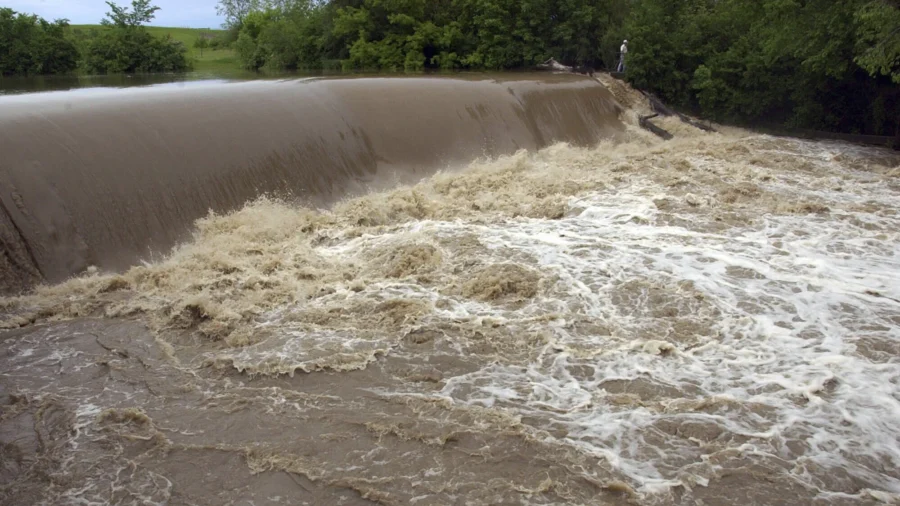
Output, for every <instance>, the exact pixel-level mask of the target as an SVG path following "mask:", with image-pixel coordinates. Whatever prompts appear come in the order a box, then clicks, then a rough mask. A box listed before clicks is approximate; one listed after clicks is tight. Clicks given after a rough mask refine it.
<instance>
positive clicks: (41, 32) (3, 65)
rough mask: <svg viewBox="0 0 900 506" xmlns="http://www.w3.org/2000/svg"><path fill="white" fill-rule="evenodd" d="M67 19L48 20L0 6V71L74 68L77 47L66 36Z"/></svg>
mask: <svg viewBox="0 0 900 506" xmlns="http://www.w3.org/2000/svg"><path fill="white" fill-rule="evenodd" d="M67 26H68V21H66V20H58V21H54V22H52V23H51V22H48V21H47V20H45V19H43V18H40V17H38V16H34V15H28V14H22V13H17V12H16V11H14V10H12V9H7V8H0V75H2V76H11V75H34V74H61V73H66V72H71V71H73V70H75V68H76V66H77V65H78V61H77V59H78V49H77V48H76V47H75V44H74V43H73V42H72V41H70V40H68V39H66V37H65V28H66V27H67Z"/></svg>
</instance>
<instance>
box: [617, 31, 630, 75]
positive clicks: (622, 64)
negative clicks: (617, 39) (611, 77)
mask: <svg viewBox="0 0 900 506" xmlns="http://www.w3.org/2000/svg"><path fill="white" fill-rule="evenodd" d="M626 54H628V39H625V40H623V41H622V47H620V48H619V68H618V69H617V70H616V72H625V55H626Z"/></svg>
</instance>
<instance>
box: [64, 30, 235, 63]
mask: <svg viewBox="0 0 900 506" xmlns="http://www.w3.org/2000/svg"><path fill="white" fill-rule="evenodd" d="M146 28H147V31H148V32H150V33H151V34H152V35H153V36H154V37H165V36H166V35H171V36H172V38H173V39H175V40H177V41H180V42H181V43H183V44H184V47H186V48H187V50H188V60H190V61H191V62H192V63H193V65H194V71H196V72H231V71H239V70H240V62H238V59H237V56H236V55H235V53H234V51H233V50H231V49H219V50H215V51H213V50H212V49H209V48H207V49H204V50H203V55H202V56H201V55H200V50H199V49H197V48H195V47H194V41H195V40H197V39H198V38H199V37H201V36H204V35H205V36H207V37H210V36H215V35H219V34H222V33H224V32H225V30H218V29H208V28H171V27H165V26H148V27H146ZM70 29H71V30H84V31H88V30H92V29H97V30H103V29H105V28H104V27H103V26H102V25H71V26H70Z"/></svg>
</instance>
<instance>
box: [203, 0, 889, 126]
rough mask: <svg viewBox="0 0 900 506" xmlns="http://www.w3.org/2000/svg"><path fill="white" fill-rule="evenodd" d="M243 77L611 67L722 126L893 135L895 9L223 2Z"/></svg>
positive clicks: (875, 0) (648, 2) (696, 1)
mask: <svg viewBox="0 0 900 506" xmlns="http://www.w3.org/2000/svg"><path fill="white" fill-rule="evenodd" d="M219 12H220V13H221V14H223V15H224V16H225V17H226V24H227V26H228V27H229V28H230V31H231V33H232V40H233V41H234V47H235V49H236V50H237V52H238V54H239V57H240V60H241V62H242V64H243V65H244V66H245V67H246V68H248V69H253V70H259V69H271V70H285V69H286V70H295V69H343V70H377V71H403V70H405V71H421V70H423V69H444V70H460V69H464V70H466V69H467V70H502V69H520V68H528V67H531V66H533V65H535V64H536V63H539V62H542V61H545V60H546V59H548V58H551V57H553V58H556V59H557V60H559V61H562V62H564V63H567V64H570V65H579V66H581V65H584V66H591V67H594V68H598V69H603V68H606V69H610V70H612V69H614V68H615V66H616V63H617V59H618V50H619V46H620V44H621V42H622V41H623V40H624V39H626V38H627V39H628V40H629V48H630V49H629V53H628V61H627V79H628V80H629V81H631V82H632V83H633V84H634V85H636V86H638V87H639V88H641V89H644V90H648V91H651V92H653V93H655V94H657V95H659V96H660V97H662V98H663V99H664V100H666V101H667V102H669V103H670V104H673V105H675V106H678V107H680V108H682V109H684V110H688V111H691V112H695V113H697V114H700V115H702V116H704V117H707V118H711V119H716V120H720V121H732V122H739V123H745V124H768V125H773V126H789V127H802V128H810V129H822V130H833V131H841V132H851V133H863V134H878V135H898V134H900V86H898V84H900V0H841V1H835V0H328V1H317V0H220V2H219Z"/></svg>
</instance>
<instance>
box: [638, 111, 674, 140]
mask: <svg viewBox="0 0 900 506" xmlns="http://www.w3.org/2000/svg"><path fill="white" fill-rule="evenodd" d="M657 116H659V114H651V115H650V116H641V117H640V118H638V124H639V125H641V128H643V129H644V130H648V131H650V132H652V133H654V134H656V135H657V136H658V137H660V138H662V139H664V140H667V141H668V140H671V139H672V138H673V137H674V136H673V135H672V134H670V133H669V132H668V131H666V130H664V129H662V128H660V127H658V126H656V125H654V124H653V123H650V120H651V119H653V118H655V117H657Z"/></svg>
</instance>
